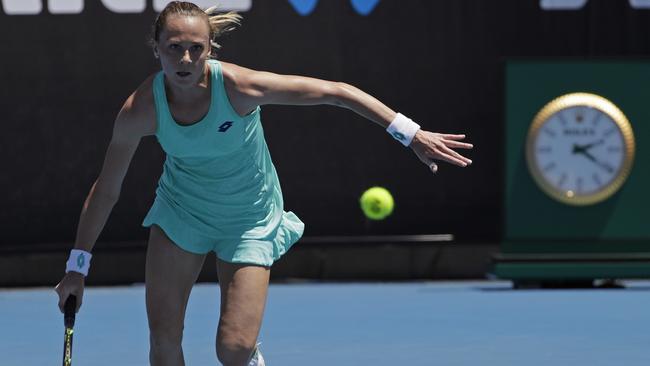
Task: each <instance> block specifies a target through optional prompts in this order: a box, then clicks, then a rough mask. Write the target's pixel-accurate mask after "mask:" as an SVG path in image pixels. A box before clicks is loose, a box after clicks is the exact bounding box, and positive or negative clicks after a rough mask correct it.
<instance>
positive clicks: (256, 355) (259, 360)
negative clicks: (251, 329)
mask: <svg viewBox="0 0 650 366" xmlns="http://www.w3.org/2000/svg"><path fill="white" fill-rule="evenodd" d="M259 346H260V344H259V343H258V344H257V345H255V350H254V351H253V356H252V357H251V360H250V361H248V366H265V365H266V363H264V357H262V352H260V348H259Z"/></svg>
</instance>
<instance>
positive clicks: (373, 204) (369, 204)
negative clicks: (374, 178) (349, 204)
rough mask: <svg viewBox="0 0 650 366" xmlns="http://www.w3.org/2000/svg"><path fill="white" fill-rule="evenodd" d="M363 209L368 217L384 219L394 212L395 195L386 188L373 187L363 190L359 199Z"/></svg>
mask: <svg viewBox="0 0 650 366" xmlns="http://www.w3.org/2000/svg"><path fill="white" fill-rule="evenodd" d="M359 203H360V204H361V210H362V211H363V213H364V214H365V215H366V217H367V218H369V219H372V220H383V219H385V218H386V217H387V216H388V215H390V214H391V213H392V212H393V206H394V205H395V201H393V196H392V195H391V194H390V192H388V190H387V189H386V188H382V187H372V188H369V189H368V190H366V191H365V192H363V194H362V195H361V198H360V199H359Z"/></svg>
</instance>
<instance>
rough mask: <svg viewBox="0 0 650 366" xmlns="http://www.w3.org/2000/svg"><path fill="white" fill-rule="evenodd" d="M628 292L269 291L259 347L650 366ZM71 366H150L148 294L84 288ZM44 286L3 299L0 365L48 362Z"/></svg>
mask: <svg viewBox="0 0 650 366" xmlns="http://www.w3.org/2000/svg"><path fill="white" fill-rule="evenodd" d="M626 286H627V288H626V289H591V290H516V291H515V290H511V289H510V283H508V282H500V281H482V282H481V281H479V282H408V283H345V284H342V283H311V282H308V283H289V284H285V283H282V284H272V285H271V287H270V290H269V291H270V292H269V301H268V305H267V310H266V316H265V322H264V324H263V327H262V332H261V336H260V341H261V342H262V350H263V353H264V357H265V358H266V361H267V364H268V365H270V366H275V365H283V366H290V365H306V364H309V365H499V366H508V365H513V366H514V365H517V366H519V365H530V366H534V365H544V366H546V365H590V366H597V365H603V366H610V365H626V366H636V365H638V366H641V365H644V366H645V365H648V364H650V349H649V346H650V332H649V331H648V324H650V312H649V311H648V304H649V303H650V282H648V281H631V282H626ZM84 300H85V302H84V306H83V308H82V311H81V312H80V313H79V314H78V316H77V323H76V325H75V340H74V352H73V361H74V362H73V364H74V365H93V366H103V365H124V366H126V365H147V364H148V355H147V352H148V331H147V323H146V314H145V307H144V287H143V286H141V285H135V286H130V287H105V288H101V287H100V288H97V287H90V288H88V289H87V290H86V292H85V296H84ZM56 301H57V300H56V295H55V293H54V292H53V291H52V290H51V289H47V288H39V289H25V290H22V289H17V290H3V291H1V292H0V312H2V314H3V317H2V318H1V320H0V326H1V327H2V329H3V330H4V331H3V339H2V342H1V343H0V344H2V346H1V347H2V349H1V352H2V354H3V355H4V360H3V362H2V365H21V366H27V365H39V366H40V365H52V364H58V363H59V362H60V358H61V349H62V339H63V320H62V316H61V314H60V313H59V312H58V309H57V307H56ZM218 314H219V288H218V286H217V285H216V284H198V285H196V286H195V288H194V290H193V292H192V295H191V297H190V303H189V306H188V311H187V321H186V328H185V337H184V340H183V346H184V351H185V359H186V362H187V364H188V365H216V364H218V363H217V360H216V356H215V352H214V345H213V344H214V338H215V329H216V324H217V317H218Z"/></svg>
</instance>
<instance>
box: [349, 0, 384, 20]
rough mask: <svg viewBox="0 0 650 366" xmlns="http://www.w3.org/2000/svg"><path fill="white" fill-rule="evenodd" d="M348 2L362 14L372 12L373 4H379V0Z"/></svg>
mask: <svg viewBox="0 0 650 366" xmlns="http://www.w3.org/2000/svg"><path fill="white" fill-rule="evenodd" d="M350 2H351V3H352V7H353V8H354V10H356V11H357V13H359V14H361V15H364V16H365V15H368V14H370V13H372V11H373V10H374V9H375V6H377V4H379V0H350Z"/></svg>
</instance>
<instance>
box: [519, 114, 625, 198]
mask: <svg viewBox="0 0 650 366" xmlns="http://www.w3.org/2000/svg"><path fill="white" fill-rule="evenodd" d="M532 142H533V146H531V147H532V149H533V151H532V152H533V154H532V157H533V159H534V162H533V163H534V165H535V166H536V169H537V171H538V173H539V176H540V177H541V178H542V179H543V180H544V181H545V183H546V184H547V185H549V186H550V188H552V189H554V190H556V191H558V192H561V193H563V194H564V195H565V196H566V198H569V199H570V198H572V197H574V196H583V195H593V194H595V193H598V192H600V191H601V190H603V189H604V188H606V187H607V186H609V185H610V184H611V183H612V182H613V181H614V180H615V179H616V177H617V176H618V175H619V173H620V171H621V169H622V167H623V164H624V162H625V146H624V144H625V141H624V138H623V133H622V131H621V129H620V128H619V126H618V125H617V124H616V122H615V121H614V120H613V119H612V118H611V117H610V116H609V115H608V114H607V113H605V112H603V111H601V110H599V109H597V108H594V107H590V106H572V107H568V108H564V109H561V110H559V111H557V112H555V113H553V114H552V115H550V116H549V117H548V118H547V119H546V120H545V121H544V122H543V123H542V125H541V126H540V128H539V129H538V130H537V134H536V136H535V137H534V140H533V141H532Z"/></svg>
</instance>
